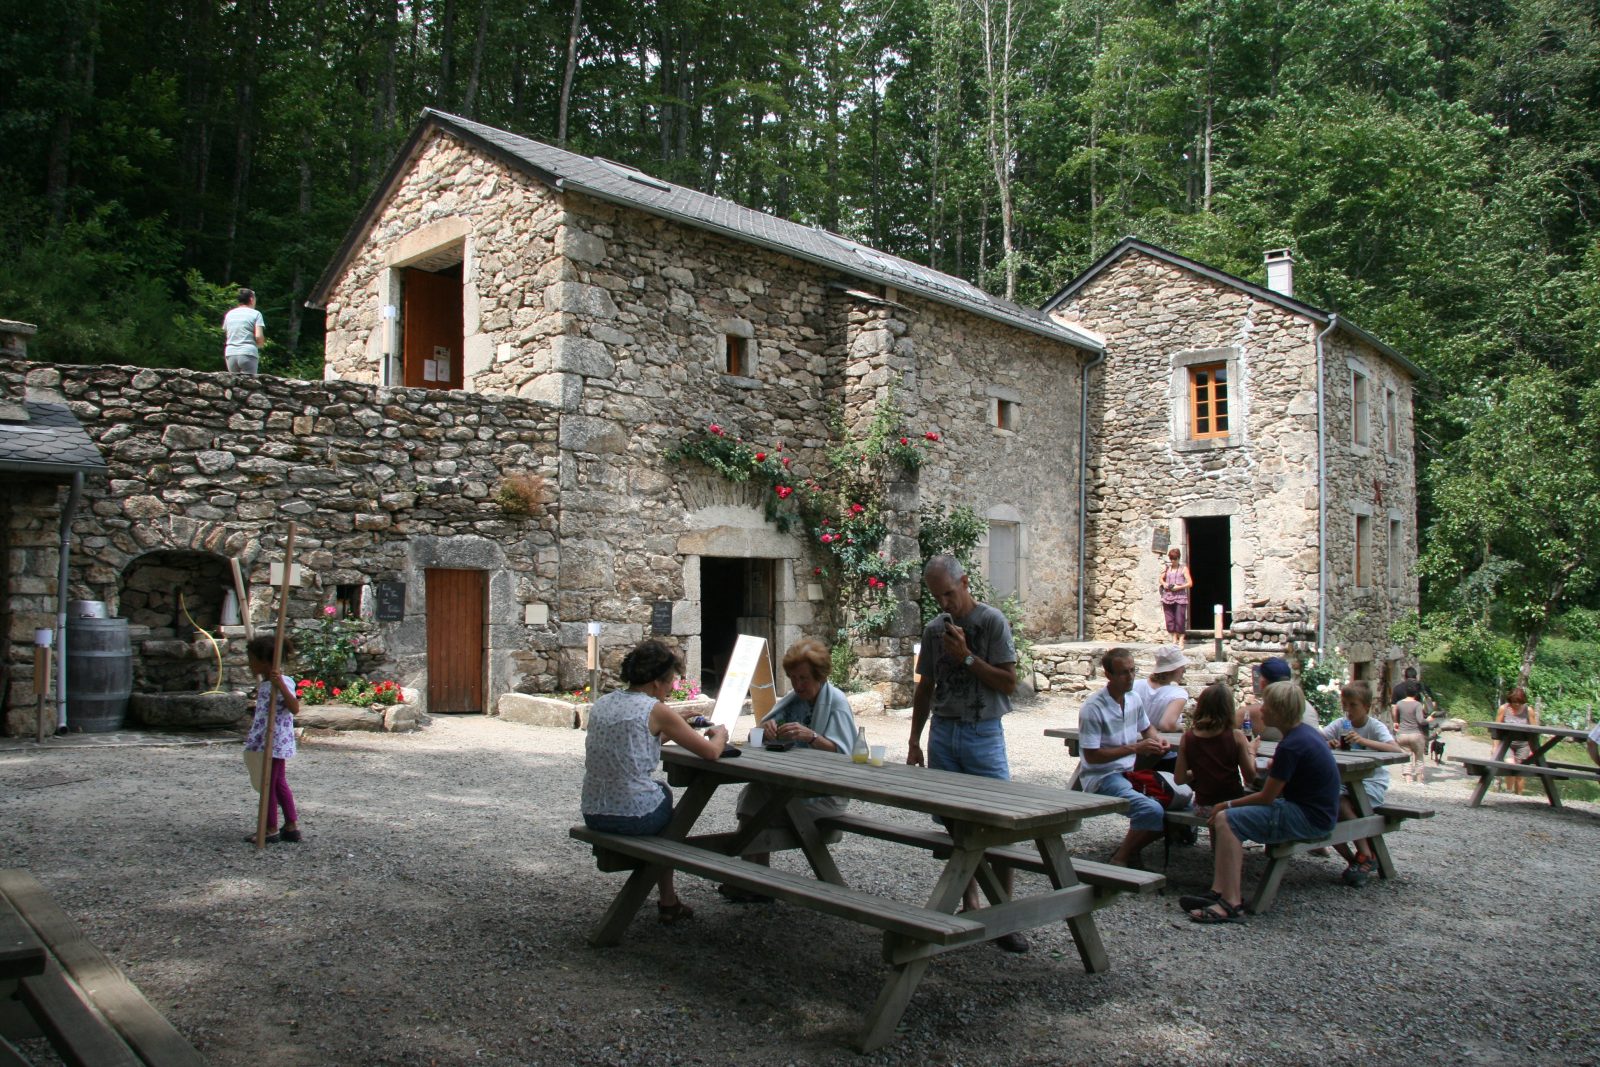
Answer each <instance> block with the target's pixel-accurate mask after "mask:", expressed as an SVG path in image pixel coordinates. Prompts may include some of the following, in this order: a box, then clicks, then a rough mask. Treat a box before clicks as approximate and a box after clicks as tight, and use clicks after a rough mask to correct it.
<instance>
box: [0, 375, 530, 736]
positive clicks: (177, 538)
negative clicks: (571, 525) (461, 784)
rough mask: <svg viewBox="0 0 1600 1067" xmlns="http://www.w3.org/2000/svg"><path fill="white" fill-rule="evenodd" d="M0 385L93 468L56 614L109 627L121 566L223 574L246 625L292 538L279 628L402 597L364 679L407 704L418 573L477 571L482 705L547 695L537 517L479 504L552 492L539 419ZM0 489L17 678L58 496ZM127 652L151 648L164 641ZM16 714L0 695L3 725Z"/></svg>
mask: <svg viewBox="0 0 1600 1067" xmlns="http://www.w3.org/2000/svg"><path fill="white" fill-rule="evenodd" d="M0 376H3V377H8V378H11V379H13V380H15V379H16V378H18V377H22V376H25V382H26V389H27V391H28V394H29V395H30V396H31V397H35V398H39V399H56V398H60V399H65V400H66V401H68V402H70V403H71V405H72V407H73V410H74V412H75V413H76V414H77V416H78V418H79V420H80V421H81V422H82V423H83V425H84V428H85V430H86V431H87V432H88V434H89V436H90V437H91V438H92V439H94V440H95V441H96V443H97V444H98V445H99V447H100V450H101V453H102V454H103V455H104V456H105V458H106V461H107V463H108V464H109V467H110V470H109V477H107V478H93V479H90V481H89V482H88V484H87V485H86V488H85V495H84V501H83V504H82V505H81V506H80V509H79V513H78V518H77V521H76V522H75V524H74V535H75V543H74V550H73V560H72V566H71V570H70V589H69V596H70V597H71V598H73V599H89V600H104V601H106V602H107V603H108V604H109V605H110V606H111V608H112V611H113V613H116V612H117V611H118V609H120V608H121V606H122V604H121V601H122V596H123V592H124V583H125V581H126V579H127V577H128V575H129V574H130V571H136V570H137V567H136V566H135V565H136V564H137V563H139V561H141V560H146V561H149V560H155V561H157V562H158V563H159V564H160V565H163V566H166V565H169V564H170V562H171V560H173V559H180V558H192V559H196V560H210V561H211V562H212V565H226V560H227V558H229V557H232V558H234V559H237V560H239V561H240V564H241V567H242V569H243V571H244V574H245V576H246V579H247V581H248V583H249V589H250V595H249V602H248V604H247V605H246V610H248V611H249V612H250V615H251V617H252V618H253V619H254V620H255V622H256V623H257V625H258V626H263V625H266V624H267V623H268V622H269V620H270V619H271V617H272V613H273V606H274V605H273V589H272V587H270V586H269V585H268V581H269V573H268V571H269V564H270V563H272V562H276V561H281V559H282V556H283V538H284V531H285V525H286V522H287V520H289V519H291V518H292V519H294V520H295V521H296V522H297V524H298V525H299V532H298V534H297V537H296V558H297V560H298V562H300V563H301V564H302V565H303V567H304V569H305V572H306V574H305V579H304V585H303V586H302V587H301V588H299V589H298V590H296V592H295V594H294V595H293V596H292V597H291V604H290V615H291V618H292V619H293V620H294V621H296V622H300V623H305V622H309V621H311V620H312V619H314V618H317V617H319V616H320V612H321V611H322V609H323V607H324V606H325V605H328V604H329V603H331V602H332V600H333V597H334V591H335V587H336V586H338V585H345V584H350V585H364V584H368V585H369V584H371V583H375V582H378V581H399V582H403V583H405V589H406V591H405V619H404V621H402V622H396V623H380V624H377V625H376V628H375V633H374V635H373V645H372V648H371V649H370V652H371V659H370V660H369V661H368V662H369V663H370V665H371V666H372V667H373V668H374V669H377V670H380V671H381V672H382V673H385V674H388V675H391V676H393V677H396V678H397V680H399V681H401V682H402V683H403V684H405V685H408V686H414V687H417V688H419V689H421V690H423V691H424V692H425V691H426V658H425V650H426V625H427V604H426V600H425V596H424V592H425V588H426V583H425V577H426V571H427V569H428V568H431V567H446V568H462V569H480V570H485V571H488V572H489V574H490V577H489V585H488V600H489V604H488V610H489V615H488V631H487V638H486V643H487V646H488V648H487V656H486V661H487V664H488V668H487V674H488V677H487V685H488V697H489V700H490V702H491V704H492V701H493V698H494V697H495V696H496V695H498V693H500V692H504V691H508V690H512V689H519V688H520V689H525V690H550V689H553V688H554V687H555V686H556V685H557V677H558V672H559V654H558V652H557V648H558V642H557V634H556V629H555V627H554V625H553V624H552V623H551V621H550V619H551V614H552V612H551V607H552V604H553V602H554V601H555V599H556V596H555V594H556V582H557V580H558V578H559V564H560V560H559V552H558V549H557V544H556V527H557V524H558V514H559V506H558V503H557V502H556V497H555V495H554V494H553V493H552V494H551V495H550V498H549V500H548V501H547V502H546V503H545V504H544V505H543V506H541V507H539V508H538V509H537V510H536V512H535V514H533V515H532V516H518V515H511V514H507V513H506V512H505V511H504V510H503V509H502V508H501V506H500V505H499V504H498V503H496V501H495V500H494V494H495V492H496V489H497V487H498V486H499V484H500V482H501V480H502V478H503V477H504V476H505V475H507V474H509V473H513V472H518V473H528V474H533V475H537V476H540V477H543V478H544V479H545V480H546V481H547V483H548V484H549V485H551V486H554V485H555V484H556V481H557V477H558V470H557V467H558V464H557V457H556V450H557V441H556V438H557V433H558V423H557V418H558V414H557V413H556V412H555V411H553V410H552V409H551V408H550V407H549V406H548V405H546V404H543V403H539V402H534V401H526V400H517V399H514V398H506V397H496V398H494V399H492V400H491V399H488V398H485V397H482V396H478V395H474V394H470V393H465V392H448V393H446V392H438V391H434V390H423V389H386V388H379V387H375V386H372V385H367V384H359V383H351V382H331V381H330V382H320V383H318V382H297V381H291V380H285V379H278V378H271V377H264V376H263V377H243V376H234V375H229V374H218V373H199V372H193V371H181V370H149V369H140V368H134V367H113V366H89V367H79V366H73V367H68V366H45V365H38V364H19V363H15V362H12V361H0ZM0 479H4V486H5V496H6V497H7V499H8V501H9V504H10V519H9V521H8V522H7V538H8V540H9V545H8V549H9V550H8V555H7V560H8V581H9V583H10V588H8V589H7V590H5V595H6V598H7V600H8V602H9V603H10V604H11V606H12V615H11V618H10V625H9V634H8V637H9V643H8V645H7V650H6V658H7V660H8V661H9V663H10V664H11V665H12V666H13V667H14V668H15V669H16V670H17V671H18V672H19V673H20V672H21V668H22V664H23V663H24V662H25V661H27V662H31V654H32V653H31V649H30V648H29V647H28V645H29V643H30V642H31V637H32V631H33V628H34V627H36V626H46V625H52V624H53V618H54V612H55V574H56V566H57V562H56V561H57V556H58V553H57V548H56V545H57V536H56V530H55V525H56V523H58V522H59V515H60V506H61V505H60V499H59V498H60V496H61V494H62V490H61V489H60V488H59V487H57V486H55V485H53V484H49V485H39V484H30V483H26V482H22V481H17V480H15V479H12V478H10V477H9V476H0ZM161 554H166V555H164V556H163V555H161ZM141 597H142V598H144V600H143V601H141V602H143V603H147V602H148V596H147V594H146V593H144V592H143V591H140V592H138V593H136V594H135V596H134V597H133V598H132V599H135V600H137V599H140V598H141ZM145 621H146V623H148V622H150V621H152V619H148V618H147V619H146V620H145ZM154 621H159V620H154ZM229 631H230V635H233V634H236V633H237V631H236V629H235V628H229ZM146 636H148V638H149V639H150V640H151V641H166V642H167V643H168V644H169V645H170V641H171V638H172V636H173V635H168V634H162V633H157V632H155V631H154V630H153V629H152V630H149V631H146ZM201 643H202V644H203V643H204V642H201ZM139 651H140V650H136V654H137V653H138V652H139ZM165 651H167V652H168V653H170V652H171V649H170V648H167V649H166V650H165ZM238 651H239V649H238V647H237V640H235V641H234V642H233V645H232V648H231V653H230V660H229V665H228V678H227V679H226V680H227V681H229V682H231V683H234V684H241V683H242V682H243V681H244V675H243V671H242V667H243V664H242V660H241V659H239V658H237V653H238ZM30 695H31V694H29V693H28V692H26V691H25V690H19V689H18V687H17V686H13V687H12V693H11V695H10V697H9V698H8V710H10V711H11V712H12V713H13V718H14V717H15V712H16V709H17V708H18V707H19V706H20V705H21V704H23V703H25V702H26V700H27V699H28V697H29V696H30ZM13 725H14V724H13Z"/></svg>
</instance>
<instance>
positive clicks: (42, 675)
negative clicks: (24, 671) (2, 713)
mask: <svg viewBox="0 0 1600 1067" xmlns="http://www.w3.org/2000/svg"><path fill="white" fill-rule="evenodd" d="M33 688H34V690H35V692H37V693H38V695H39V709H38V728H39V744H41V745H42V744H44V739H45V734H46V733H47V732H48V733H52V734H53V733H55V725H56V720H55V716H53V715H51V714H50V699H49V697H50V646H49V645H35V646H34V648H33ZM46 719H48V721H49V724H50V728H49V730H48V731H46V729H45V722H46Z"/></svg>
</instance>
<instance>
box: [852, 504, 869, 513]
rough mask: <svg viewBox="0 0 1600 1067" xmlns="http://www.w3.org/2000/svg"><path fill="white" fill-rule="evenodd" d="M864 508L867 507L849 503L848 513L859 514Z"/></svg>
mask: <svg viewBox="0 0 1600 1067" xmlns="http://www.w3.org/2000/svg"><path fill="white" fill-rule="evenodd" d="M866 510H867V509H866V508H864V507H862V506H861V505H860V504H851V505H850V514H852V515H859V514H861V513H862V512H863V511H866Z"/></svg>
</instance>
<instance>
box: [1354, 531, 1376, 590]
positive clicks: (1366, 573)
mask: <svg viewBox="0 0 1600 1067" xmlns="http://www.w3.org/2000/svg"><path fill="white" fill-rule="evenodd" d="M1355 532H1356V550H1355V567H1354V568H1353V570H1354V571H1355V587H1356V588H1357V589H1370V588H1372V516H1371V515H1357V516H1356V530H1355Z"/></svg>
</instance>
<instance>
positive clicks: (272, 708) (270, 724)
mask: <svg viewBox="0 0 1600 1067" xmlns="http://www.w3.org/2000/svg"><path fill="white" fill-rule="evenodd" d="M293 579H294V520H293V519H291V520H289V534H288V537H287V538H286V539H285V540H284V545H283V585H282V586H280V587H279V589H278V637H277V640H276V641H275V642H274V644H273V649H272V669H273V671H274V672H275V673H276V672H278V671H280V670H281V669H282V667H283V630H284V627H285V626H286V625H287V624H288V622H289V586H290V584H291V582H292V581H293ZM277 724H278V687H277V686H275V685H269V686H267V732H266V733H265V734H264V735H263V736H262V739H261V802H260V803H259V804H258V805H257V806H256V848H258V849H260V848H266V847H267V799H268V798H269V797H270V796H272V741H273V737H272V735H273V732H274V730H275V728H276V727H277Z"/></svg>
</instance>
